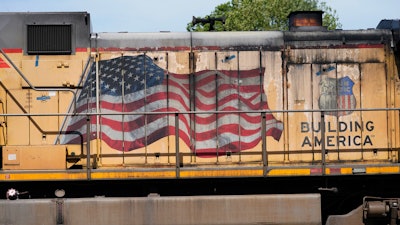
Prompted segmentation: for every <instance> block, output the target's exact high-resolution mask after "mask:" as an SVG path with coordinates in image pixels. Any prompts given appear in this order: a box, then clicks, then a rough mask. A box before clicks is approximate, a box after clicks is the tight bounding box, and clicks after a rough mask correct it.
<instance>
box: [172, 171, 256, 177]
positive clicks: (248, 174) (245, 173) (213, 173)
mask: <svg viewBox="0 0 400 225" xmlns="http://www.w3.org/2000/svg"><path fill="white" fill-rule="evenodd" d="M262 175H263V170H262V169H259V170H191V171H181V172H180V177H254V176H262Z"/></svg>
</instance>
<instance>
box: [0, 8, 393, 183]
mask: <svg viewBox="0 0 400 225" xmlns="http://www.w3.org/2000/svg"><path fill="white" fill-rule="evenodd" d="M0 16H1V18H2V20H1V21H2V26H1V27H2V28H1V29H2V30H1V35H0V36H1V39H0V40H1V42H0V44H1V49H2V55H1V57H0V58H1V61H0V68H1V69H0V76H1V81H0V82H1V89H0V96H1V104H2V108H1V110H2V121H1V123H2V126H1V127H0V129H1V130H2V132H0V136H1V138H0V142H1V145H2V171H1V172H0V173H2V174H3V176H1V178H0V179H1V180H3V181H22V180H30V181H32V180H92V179H134V178H150V179H155V178H157V179H158V178H184V177H186V178H199V177H268V176H297V175H301V176H303V175H305V176H309V175H323V176H325V175H341V174H342V175H353V174H357V173H363V174H364V173H367V174H381V173H389V174H397V173H399V166H398V158H399V157H398V149H399V147H400V143H399V142H400V140H399V132H400V130H399V129H400V127H399V113H398V108H399V104H400V101H399V97H400V96H399V95H400V91H399V76H398V68H397V64H396V59H398V57H399V55H398V52H397V51H396V44H397V43H396V40H395V39H394V38H393V35H392V32H391V31H390V30H385V29H381V30H378V29H372V30H354V31H343V30H336V31H326V30H323V29H322V28H321V27H317V28H315V30H311V31H312V32H310V30H309V29H305V30H301V29H297V30H296V31H285V32H282V31H268V32H221V33H217V32H210V33H169V32H161V33H92V32H91V27H90V16H89V14H87V13H54V14H53V13H45V14H43V13H2V14H0ZM396 57H397V58H396Z"/></svg>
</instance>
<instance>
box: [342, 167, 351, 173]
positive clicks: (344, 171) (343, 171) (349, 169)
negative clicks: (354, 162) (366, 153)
mask: <svg viewBox="0 0 400 225" xmlns="http://www.w3.org/2000/svg"><path fill="white" fill-rule="evenodd" d="M340 173H341V174H353V168H340Z"/></svg>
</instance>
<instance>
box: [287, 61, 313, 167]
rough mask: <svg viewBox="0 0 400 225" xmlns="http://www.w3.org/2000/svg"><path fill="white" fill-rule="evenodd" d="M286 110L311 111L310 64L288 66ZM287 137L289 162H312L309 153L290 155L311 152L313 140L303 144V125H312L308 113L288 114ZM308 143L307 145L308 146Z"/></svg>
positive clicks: (304, 138) (305, 134) (306, 135)
mask: <svg viewBox="0 0 400 225" xmlns="http://www.w3.org/2000/svg"><path fill="white" fill-rule="evenodd" d="M288 70H289V72H288V74H287V79H288V90H287V91H288V96H287V98H288V99H287V101H288V110H311V109H312V107H313V106H312V103H313V100H312V88H311V87H312V80H311V65H310V64H290V65H288ZM287 122H288V129H289V130H288V131H287V132H288V135H289V143H288V145H289V160H290V161H291V162H292V161H307V162H310V161H312V160H313V155H312V154H311V153H291V151H299V150H301V151H303V150H312V149H313V148H314V146H313V142H314V141H313V140H312V138H310V139H308V140H309V142H307V144H304V143H305V141H306V138H308V133H307V132H308V131H305V127H304V124H311V123H312V113H310V112H290V113H289V116H288V121H287ZM308 143H309V144H308Z"/></svg>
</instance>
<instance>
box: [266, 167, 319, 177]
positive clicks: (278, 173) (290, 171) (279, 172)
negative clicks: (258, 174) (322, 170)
mask: <svg viewBox="0 0 400 225" xmlns="http://www.w3.org/2000/svg"><path fill="white" fill-rule="evenodd" d="M310 174H311V170H310V169H272V170H270V171H269V172H268V175H269V176H292V175H310Z"/></svg>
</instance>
